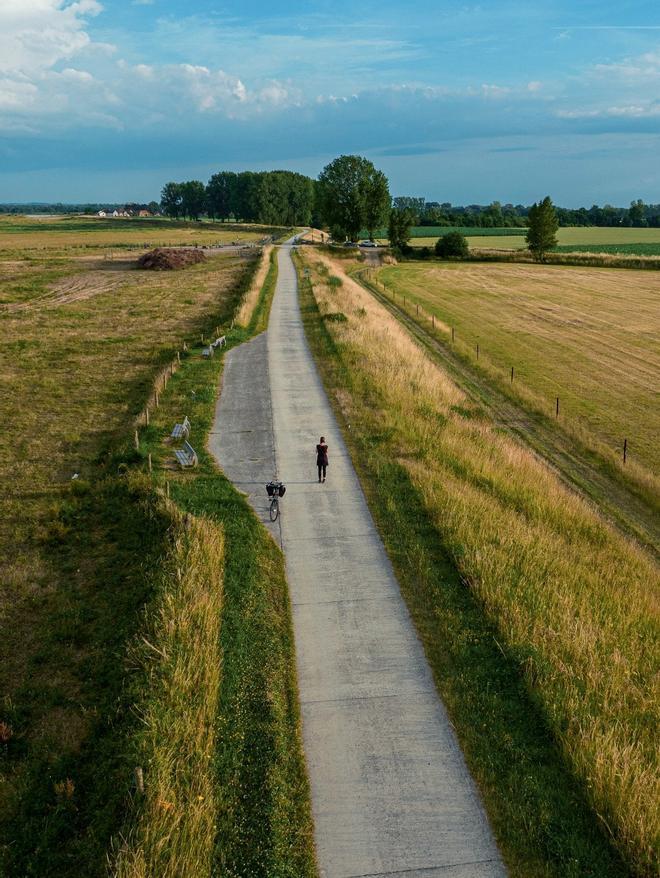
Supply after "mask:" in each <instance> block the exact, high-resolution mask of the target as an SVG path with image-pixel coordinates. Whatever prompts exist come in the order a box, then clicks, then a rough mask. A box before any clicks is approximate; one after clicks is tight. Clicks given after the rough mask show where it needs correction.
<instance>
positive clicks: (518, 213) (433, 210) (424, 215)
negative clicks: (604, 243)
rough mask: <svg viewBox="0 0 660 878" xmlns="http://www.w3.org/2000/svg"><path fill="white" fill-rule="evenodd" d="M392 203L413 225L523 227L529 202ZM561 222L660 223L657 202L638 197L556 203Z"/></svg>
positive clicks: (407, 199)
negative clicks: (618, 203)
mask: <svg viewBox="0 0 660 878" xmlns="http://www.w3.org/2000/svg"><path fill="white" fill-rule="evenodd" d="M394 207H396V208H398V209H400V210H403V209H407V210H410V211H411V212H412V214H413V216H414V218H415V222H414V225H420V226H474V227H477V228H505V227H509V228H522V227H524V226H526V225H527V223H528V219H529V213H530V210H531V209H532V208H531V206H526V205H524V204H516V205H513V204H501V203H500V202H499V201H493V202H492V203H491V204H488V205H480V204H470V205H468V206H466V207H461V206H454V205H452V204H450V203H449V202H443V203H442V204H440V203H439V202H437V201H426V200H425V199H424V198H416V197H409V196H406V197H397V198H395V199H394ZM555 210H556V213H557V220H558V222H559V225H560V226H618V227H621V226H624V227H635V228H646V227H655V228H658V227H660V204H645V203H644V202H643V201H642V200H641V198H639V199H637V200H636V201H632V202H631V204H630V207H613V206H612V205H610V204H606V205H605V206H604V207H599V206H598V205H597V204H594V205H592V207H589V208H587V207H580V208H576V209H572V208H566V207H555Z"/></svg>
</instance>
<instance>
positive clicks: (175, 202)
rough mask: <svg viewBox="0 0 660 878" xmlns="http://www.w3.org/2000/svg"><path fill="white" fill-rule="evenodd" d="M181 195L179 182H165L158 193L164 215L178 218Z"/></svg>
mask: <svg viewBox="0 0 660 878" xmlns="http://www.w3.org/2000/svg"><path fill="white" fill-rule="evenodd" d="M182 201H183V197H182V191H181V183H166V184H165V185H164V186H163V188H162V191H161V193H160V206H161V208H162V209H163V213H164V214H165V216H169V217H170V219H175V218H176V219H178V218H179V217H180V216H181V205H182Z"/></svg>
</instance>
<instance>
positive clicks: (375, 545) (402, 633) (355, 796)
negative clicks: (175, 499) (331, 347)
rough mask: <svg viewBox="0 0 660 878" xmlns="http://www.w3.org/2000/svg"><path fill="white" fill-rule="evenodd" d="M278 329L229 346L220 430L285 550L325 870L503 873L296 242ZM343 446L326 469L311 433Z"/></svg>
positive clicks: (284, 264)
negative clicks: (387, 546)
mask: <svg viewBox="0 0 660 878" xmlns="http://www.w3.org/2000/svg"><path fill="white" fill-rule="evenodd" d="M278 267H279V275H278V282H277V289H276V293H275V298H274V301H273V308H272V312H271V318H270V326H269V329H268V332H267V333H264V334H263V335H261V336H259V337H258V338H257V339H254V340H253V341H251V342H249V343H248V344H246V345H243V346H241V347H239V348H235V349H234V350H232V351H230V352H229V354H228V355H227V364H226V368H225V374H224V380H223V390H222V394H221V396H220V400H219V402H218V407H217V413H216V422H215V426H214V430H213V434H212V436H211V440H210V443H209V444H210V448H211V451H212V452H213V453H214V454H215V455H216V457H217V459H218V461H219V463H220V465H221V466H222V468H223V470H224V471H225V473H226V474H227V476H228V477H229V478H230V479H232V481H234V482H235V483H236V484H237V486H238V487H239V488H241V489H242V490H244V491H245V492H246V493H247V494H248V496H249V498H250V501H251V502H252V504H253V506H254V507H255V510H256V511H257V514H258V515H259V517H260V518H261V519H262V521H264V522H266V519H267V508H266V502H265V500H266V492H265V488H264V485H265V482H266V481H268V479H269V478H271V477H272V476H273V475H275V472H277V475H278V476H279V477H280V478H281V479H282V480H283V481H284V482H285V483H286V485H287V488H288V489H287V494H286V497H285V498H284V501H283V503H282V509H283V513H282V516H281V517H280V521H279V522H278V526H276V527H275V528H273V527H272V526H271V525H270V522H266V523H267V524H268V526H269V527H270V528H271V533H273V536H274V537H275V538H276V539H277V540H278V542H280V544H281V545H282V547H283V550H284V553H285V556H286V568H287V577H288V581H289V589H290V594H291V601H292V605H293V622H294V633H295V642H296V651H297V667H298V681H299V690H300V701H301V711H302V719H303V739H304V747H305V756H306V760H307V767H308V772H309V778H310V785H311V792H312V807H313V812H314V824H315V840H316V849H317V855H318V861H319V867H320V871H321V876H323V878H358V876H359V878H367V876H369V878H388V876H392V878H393V876H396V875H404V876H406V878H431V876H440V875H442V876H452V878H503V876H505V874H506V872H505V869H504V867H503V865H502V861H501V858H500V855H499V852H498V850H497V847H496V845H495V842H494V840H493V837H492V833H491V831H490V828H489V826H488V822H487V819H486V817H485V814H484V811H483V808H482V805H481V802H480V800H479V796H478V794H477V792H476V789H475V787H474V784H473V782H472V779H471V778H470V776H469V774H468V772H467V769H466V767H465V763H464V760H463V756H462V754H461V751H460V749H459V747H458V744H457V742H456V738H455V736H454V733H453V730H452V728H451V725H450V723H449V721H448V718H447V715H446V712H445V710H444V707H443V706H442V704H441V702H440V700H439V698H438V695H437V692H436V690H435V686H434V684H433V680H432V677H431V672H430V670H429V667H428V664H427V662H426V658H425V656H424V653H423V650H422V647H421V644H420V642H419V640H418V637H417V635H416V632H415V630H414V627H413V625H412V622H411V620H410V617H409V615H408V611H407V609H406V606H405V604H404V602H403V599H402V598H401V595H400V592H399V587H398V584H397V581H396V579H395V577H394V573H393V570H392V567H391V564H390V562H389V559H388V557H387V555H386V553H385V550H384V548H383V545H382V543H381V541H380V538H379V536H378V534H377V531H376V528H375V525H374V523H373V520H372V518H371V514H370V512H369V510H368V508H367V505H366V502H365V499H364V495H363V493H362V490H361V487H360V484H359V482H358V479H357V476H356V474H355V471H354V469H353V466H352V464H351V461H350V458H349V455H348V452H347V450H346V447H345V445H344V442H343V439H342V437H341V433H340V431H339V427H338V425H337V422H336V420H335V418H334V415H333V413H332V410H331V407H330V405H329V402H328V399H327V396H326V394H325V391H324V389H323V386H322V384H321V381H320V378H319V376H318V372H317V370H316V366H315V364H314V361H313V359H312V356H311V353H310V351H309V348H308V346H307V342H306V339H305V335H304V331H303V325H302V320H301V316H300V310H299V306H298V299H297V282H296V274H295V270H294V266H293V263H292V260H291V255H290V246H289V245H288V244H287V245H285V246H283V247H282V248H281V249H280V250H279V253H278ZM320 434H323V435H324V436H325V437H326V439H327V441H328V444H329V446H330V466H329V467H328V481H327V483H326V484H323V485H320V484H318V481H317V474H316V467H315V455H314V447H315V444H316V442H317V441H318V437H319V435H320Z"/></svg>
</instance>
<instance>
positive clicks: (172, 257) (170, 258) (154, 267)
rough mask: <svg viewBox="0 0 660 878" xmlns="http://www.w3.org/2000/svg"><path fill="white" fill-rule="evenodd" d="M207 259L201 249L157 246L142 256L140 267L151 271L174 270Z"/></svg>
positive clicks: (139, 261)
mask: <svg viewBox="0 0 660 878" xmlns="http://www.w3.org/2000/svg"><path fill="white" fill-rule="evenodd" d="M205 261H206V256H205V255H204V253H203V252H202V251H201V250H173V249H169V248H164V247H156V249H155V250H150V251H149V252H148V253H145V254H144V255H143V256H140V258H139V259H138V268H146V269H149V270H151V271H173V270H175V269H179V268H186V267H187V266H189V265H195V264H196V263H197V262H205Z"/></svg>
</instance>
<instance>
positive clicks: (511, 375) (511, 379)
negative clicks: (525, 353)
mask: <svg viewBox="0 0 660 878" xmlns="http://www.w3.org/2000/svg"><path fill="white" fill-rule="evenodd" d="M511 383H512V384H513V366H511Z"/></svg>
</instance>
